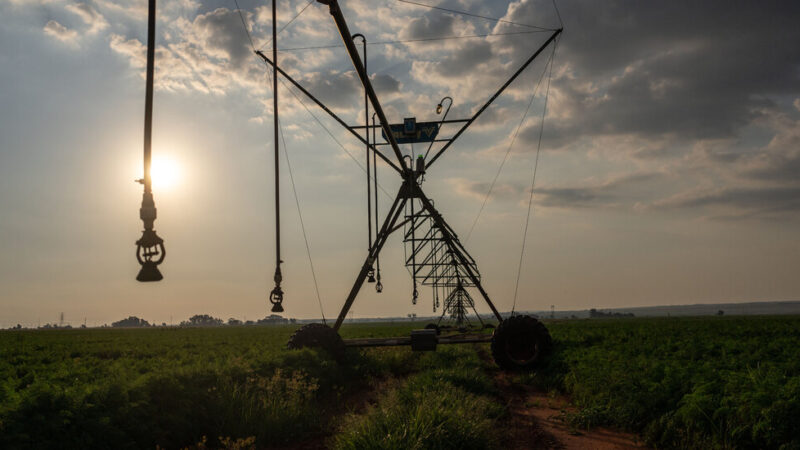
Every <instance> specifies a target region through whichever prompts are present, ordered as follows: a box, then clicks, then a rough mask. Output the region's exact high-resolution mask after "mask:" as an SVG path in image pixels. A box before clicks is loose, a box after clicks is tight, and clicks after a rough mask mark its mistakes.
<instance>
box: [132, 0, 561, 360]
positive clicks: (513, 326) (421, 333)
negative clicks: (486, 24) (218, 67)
mask: <svg viewBox="0 0 800 450" xmlns="http://www.w3.org/2000/svg"><path fill="white" fill-rule="evenodd" d="M317 1H318V3H320V4H322V5H325V6H327V7H328V9H329V11H330V15H331V16H332V17H333V21H334V23H335V24H336V27H337V29H338V30H339V34H340V35H341V38H342V42H343V43H344V47H345V49H346V51H347V54H348V55H349V57H350V60H351V61H352V64H353V67H354V69H355V72H356V74H357V75H358V78H359V79H360V81H361V84H362V86H363V88H364V93H365V100H364V101H365V104H364V108H365V122H366V123H365V124H364V125H356V126H354V125H348V124H347V123H346V122H345V121H344V120H342V119H341V118H340V117H339V116H338V115H337V114H336V113H334V112H333V111H331V109H330V108H328V107H327V106H326V105H325V104H324V103H323V102H322V101H320V100H319V99H318V98H317V97H315V96H314V95H313V94H312V93H311V92H309V91H308V90H307V89H306V88H305V87H304V86H303V85H302V84H301V83H300V82H298V81H297V80H295V79H294V78H293V77H291V76H290V75H289V74H287V73H286V72H285V71H284V70H283V69H281V67H280V66H279V65H278V64H277V56H278V53H277V52H278V48H277V30H276V28H277V27H276V25H277V19H276V17H277V14H276V6H275V2H276V0H273V1H272V58H269V57H268V56H266V55H265V54H264V53H263V52H261V51H260V50H255V48H254V51H255V53H256V54H257V55H258V56H259V57H260V58H261V59H262V60H263V61H264V62H265V63H266V64H268V65H269V67H271V69H272V70H271V72H272V76H271V81H272V91H273V116H274V117H273V118H274V121H273V123H274V127H275V129H274V139H275V141H274V151H275V153H274V157H275V225H276V229H275V231H276V268H275V275H274V282H275V286H274V288H273V289H272V291H271V292H270V295H269V301H270V303H271V304H272V311H273V312H282V311H283V306H282V305H283V300H284V292H283V289H282V287H281V281H282V274H281V263H282V262H283V261H282V260H281V250H280V249H281V247H280V244H281V239H280V230H281V227H280V225H281V224H280V183H279V181H280V177H279V151H278V148H279V142H278V139H279V126H280V125H279V121H278V113H279V108H278V80H279V76H280V77H283V78H284V79H285V80H286V81H288V82H289V83H291V84H292V85H293V86H294V87H295V88H297V89H298V90H299V91H300V92H302V93H303V94H304V95H305V96H306V97H308V98H309V99H310V100H311V101H313V102H314V103H315V104H316V105H317V106H319V107H320V108H321V109H322V110H323V111H325V112H326V113H327V114H328V115H329V116H330V117H331V118H333V119H334V120H335V121H336V122H338V123H339V124H340V125H342V126H343V127H344V128H345V129H346V130H348V131H349V132H350V133H351V134H352V135H353V136H354V137H355V138H356V139H358V140H359V141H360V142H361V143H363V144H364V145H365V147H366V150H367V186H368V187H367V192H368V200H367V201H368V208H367V215H368V218H367V219H368V223H369V224H370V225H369V250H368V252H367V255H366V258H365V259H364V264H363V265H362V266H361V270H360V271H359V272H358V275H357V276H356V278H355V281H354V282H353V286H352V288H351V289H350V292H349V294H348V295H347V298H346V299H345V301H344V305H343V306H342V308H341V311H340V312H339V315H338V317H337V319H336V322H335V323H334V324H333V327H330V326H328V325H326V324H320V323H312V324H308V325H305V326H303V327H301V328H299V329H298V330H297V331H296V332H295V333H294V334H293V335H292V337H291V338H290V340H289V343H288V346H289V347H290V348H302V347H319V348H323V349H325V350H327V351H329V352H330V353H331V354H333V355H334V356H341V355H343V353H344V350H345V348H346V347H376V346H398V345H409V346H411V348H412V349H414V350H435V349H436V346H437V345H438V344H461V343H480V342H491V349H492V355H493V357H494V359H495V361H496V363H497V364H498V365H499V366H500V367H502V368H504V369H526V368H533V367H535V366H536V365H537V363H539V362H540V361H541V359H542V357H543V356H544V355H545V354H546V352H547V351H548V350H549V349H550V347H551V345H552V341H551V338H550V334H549V332H548V331H547V329H546V328H545V326H544V325H543V324H542V323H541V322H539V321H538V320H537V319H535V318H533V317H530V316H526V315H513V314H512V315H511V317H507V318H503V317H502V316H501V315H500V312H499V311H498V310H497V308H496V307H495V305H494V303H493V302H492V300H491V298H490V297H489V294H488V293H487V292H486V290H485V289H484V287H483V285H482V284H481V275H480V272H479V271H478V266H477V264H476V262H475V259H474V258H473V257H472V256H471V255H470V254H469V252H468V251H467V249H466V248H465V247H464V245H463V244H462V243H461V242H460V241H459V238H458V236H457V235H456V233H455V231H453V228H452V227H451V226H450V225H449V224H448V223H447V222H446V221H445V219H444V217H442V214H441V213H440V212H439V211H438V210H437V209H436V208H435V207H434V202H433V201H432V200H431V199H430V198H429V197H428V196H427V195H426V193H425V192H424V190H423V189H422V186H421V184H422V182H423V181H424V179H425V175H426V173H427V172H428V171H429V170H430V168H431V166H432V165H433V164H434V163H435V162H436V161H437V160H438V159H439V158H440V157H441V156H442V155H443V154H444V153H445V151H446V150H447V149H449V148H450V147H451V146H452V144H453V143H454V142H455V141H456V140H457V139H458V138H459V137H460V136H461V135H462V134H463V133H464V132H465V131H466V130H467V128H469V126H470V125H472V124H473V123H474V122H475V120H476V119H477V118H478V117H479V116H480V115H481V114H482V113H484V111H486V109H487V108H488V107H489V106H490V105H491V104H492V103H493V102H494V101H495V100H496V99H497V98H498V97H499V96H500V95H501V94H502V93H503V92H504V91H505V90H506V88H508V86H509V85H510V84H511V83H512V82H513V81H514V80H515V79H517V77H519V76H520V74H522V73H523V72H524V71H525V69H526V68H527V67H528V66H529V65H530V64H531V63H532V62H533V61H534V60H536V59H537V58H538V57H539V56H540V55H541V54H542V52H543V51H544V50H545V49H547V48H548V47H550V46H555V44H556V42H557V38H558V36H559V35H560V34H561V32H562V30H563V28H557V29H544V30H545V31H547V32H548V33H549V37H548V38H547V39H546V41H545V42H544V43H543V44H542V45H541V46H539V47H538V48H537V49H536V50H535V51H534V52H533V53H532V54H531V55H530V57H528V58H527V59H526V60H525V61H524V62H523V63H522V64H521V65H520V66H519V67H518V68H517V70H516V71H515V72H514V73H513V74H512V75H511V76H510V77H509V78H508V79H507V80H506V81H505V83H503V84H502V85H501V86H500V87H499V88H498V89H497V91H495V92H494V94H493V95H491V97H489V99H488V100H487V101H486V102H485V103H484V104H483V105H482V106H481V107H480V108H478V109H477V111H476V112H475V113H474V114H473V115H472V116H471V117H469V118H465V119H450V120H448V119H447V113H448V112H449V110H450V107H451V106H452V103H453V100H452V98H450V97H445V98H444V99H442V101H441V102H439V104H438V105H437V108H436V112H437V114H441V113H442V109H443V108H444V103H445V102H447V101H448V100H449V102H448V105H447V108H446V110H445V111H444V115H442V117H441V119H440V120H437V121H426V122H417V121H416V119H415V118H406V119H404V120H403V122H402V123H399V124H392V123H390V122H389V120H388V118H387V117H386V114H385V113H384V109H383V107H382V106H381V102H380V100H379V99H378V96H377V94H376V92H375V89H374V88H373V85H372V82H371V80H370V76H369V74H368V72H367V70H366V65H365V61H366V39H365V38H364V36H363V35H361V34H356V35H352V34H351V33H350V30H349V28H348V25H347V21H346V20H345V17H344V15H343V13H342V10H341V8H340V6H339V2H338V1H337V0H317ZM410 3H413V2H410ZM413 4H416V3H413ZM420 5H421V4H420ZM421 6H428V5H421ZM306 7H308V5H307V6H306ZM429 7H430V6H429ZM432 8H436V7H432ZM436 9H442V8H436ZM304 10H305V8H304ZM301 12H302V11H301ZM464 14H467V13H464ZM469 15H471V14H469ZM473 16H474V17H482V18H483V16H475V15H473ZM295 18H296V17H295ZM292 20H294V19H292ZM493 20H495V21H499V19H493ZM242 22H243V25H244V26H245V30H247V26H246V24H245V23H244V18H242ZM154 30H155V0H150V13H149V29H148V46H147V81H146V83H147V84H146V101H145V140H144V178H142V179H141V180H137V181H138V182H140V183H142V184H143V185H144V195H143V199H142V206H141V209H140V217H141V219H142V221H143V222H144V232H143V235H142V237H141V239H139V240H138V241H137V242H136V244H137V252H136V255H137V259H138V261H139V263H140V264H141V266H142V267H141V271H140V272H139V275H138V276H137V280H139V281H158V280H161V279H162V275H161V273H160V271H159V269H158V267H157V266H158V265H159V264H160V263H161V262H162V261H163V260H164V256H165V249H164V241H163V240H162V239H161V238H160V237H159V236H157V235H156V233H155V230H154V229H153V222H154V221H155V219H156V208H155V203H154V201H153V193H152V189H151V179H150V153H151V152H150V137H151V128H152V126H151V122H152V99H153V64H154V61H153V60H154V38H155V31H154ZM358 38H361V39H362V41H363V43H364V48H363V52H364V59H363V60H362V57H361V55H359V52H358V49H357V47H356V44H355V41H356V39H358ZM553 52H554V48H553ZM551 57H552V54H551ZM549 64H552V58H551V61H550V63H549ZM551 70H552V65H551ZM531 101H532V100H531ZM545 105H546V102H545ZM370 106H371V107H372V109H373V111H374V113H373V115H372V124H371V125H370V123H369V108H370ZM529 107H530V106H529ZM526 114H527V111H526ZM376 116H377V119H378V123H377V124H376V122H375V118H376ZM542 119H544V113H543V117H542ZM445 124H453V125H456V126H460V128H459V129H458V131H456V132H455V133H454V134H453V135H452V137H449V138H442V137H441V136H440V135H439V131H440V129H441V128H442V126H443V125H445ZM520 125H521V123H520ZM377 129H380V131H381V136H382V141H381V142H378V139H377V137H376V130H377ZM359 130H363V131H364V136H362V135H361V134H359ZM518 130H519V129H518ZM540 132H541V130H540ZM370 134H372V138H370ZM435 142H436V143H440V146H439V147H438V149H437V150H436V151H435V152H434V153H433V154H432V155H431V148H432V147H433V144H434V143H435ZM414 143H428V147H427V151H426V152H425V153H424V154H422V153H420V154H419V155H418V156H417V158H416V159H414V158H413V156H408V155H403V152H402V151H401V147H400V146H401V145H405V144H414ZM540 145H541V140H540ZM387 146H388V149H389V150H391V151H390V152H389V151H387V152H386V153H384V152H382V151H381V148H387ZM370 156H371V158H372V169H370V164H369V163H370ZM377 158H380V160H382V161H383V162H384V163H386V165H387V166H388V167H389V168H391V169H393V170H394V171H395V172H397V174H398V176H399V177H400V178H401V180H402V183H401V185H400V188H399V190H398V192H397V194H396V195H395V197H394V200H393V202H392V204H391V207H390V208H389V210H388V211H387V212H386V214H385V217H384V219H383V221H382V223H381V222H380V221H379V214H378V205H377V198H378V182H377ZM534 173H535V172H534ZM371 174H374V175H372V181H370V175H371ZM373 189H374V191H373ZM370 191H372V192H370ZM372 193H374V197H375V200H374V204H375V207H374V216H373V208H372V204H373V201H372V200H371V196H372ZM373 220H374V227H375V234H374V238H373V233H372V226H373V225H372V224H373ZM400 230H402V231H403V242H404V245H405V255H406V258H405V265H406V266H407V268H408V269H409V272H410V274H411V276H412V280H413V284H414V291H413V300H412V301H413V303H414V304H416V302H417V298H418V295H419V292H418V286H420V285H422V286H430V287H432V290H433V293H434V299H433V302H434V310H435V309H436V308H437V307H439V306H440V300H443V308H442V316H441V317H440V319H439V323H437V324H429V325H428V326H427V327H426V329H423V330H415V331H412V332H411V335H410V336H406V337H396V338H367V339H347V340H343V339H342V338H341V337H340V336H339V333H338V331H339V328H340V327H341V326H342V323H343V322H344V320H345V317H346V316H347V313H348V312H349V311H350V308H351V307H352V306H353V303H354V302H355V300H356V297H357V295H358V293H359V291H360V290H361V288H362V286H363V285H364V282H365V281H368V282H370V283H375V289H376V291H377V292H381V291H382V290H383V285H382V283H381V275H380V260H379V255H380V252H381V249H383V246H384V244H385V243H386V240H387V238H388V237H389V235H391V234H392V233H395V232H397V231H400ZM526 232H527V226H526ZM376 264H377V272H376V270H375V268H376ZM470 289H473V290H476V291H477V292H478V294H479V295H480V298H481V299H483V301H484V302H485V303H486V305H488V307H489V308H490V309H491V311H492V313H493V314H494V316H495V318H496V319H497V320H498V322H499V325H498V326H497V327H496V328H495V329H494V331H493V333H492V334H488V333H486V332H481V331H482V330H483V329H486V328H492V326H491V325H489V324H484V323H483V321H482V319H481V317H480V315H479V314H478V313H477V311H476V310H475V301H474V300H473V298H472V296H471V295H470V294H469V292H468V290H470ZM440 294H441V296H440ZM470 309H471V310H472V311H474V312H475V315H476V316H477V320H478V321H479V322H480V324H481V325H480V326H472V324H470V322H469V313H468V311H469V310H470ZM443 320H444V322H443ZM448 323H449V324H452V325H446V324H448Z"/></svg>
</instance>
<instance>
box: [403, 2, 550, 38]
mask: <svg viewBox="0 0 800 450" xmlns="http://www.w3.org/2000/svg"><path fill="white" fill-rule="evenodd" d="M396 1H398V2H400V3H408V4H409V5H416V6H423V7H425V8H430V9H436V10H439V11H445V12H449V13H453V14H460V15H462V16H469V17H477V18H478V19H484V20H490V21H492V22H499V23H507V24H509V25H516V26H519V27H526V28H536V29H539V30H542V31H555V30H553V29H550V28H544V27H537V26H535V25H528V24H524V23H519V22H512V21H510V20H505V19H498V18H495V17H487V16H481V15H479V14H473V13H470V12H466V11H459V10H457V9H450V8H442V7H441V6H433V5H427V4H425V3H418V2H413V1H411V0H396Z"/></svg>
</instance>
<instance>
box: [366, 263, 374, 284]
mask: <svg viewBox="0 0 800 450" xmlns="http://www.w3.org/2000/svg"><path fill="white" fill-rule="evenodd" d="M374 282H375V269H373V268H372V267H370V269H369V271H368V272H367V283H374Z"/></svg>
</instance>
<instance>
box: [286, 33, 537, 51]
mask: <svg viewBox="0 0 800 450" xmlns="http://www.w3.org/2000/svg"><path fill="white" fill-rule="evenodd" d="M546 31H549V30H536V31H511V32H508V33H485V34H467V35H461V36H444V37H437V38H418V39H403V40H397V41H378V42H368V43H367V45H391V44H405V43H407V42H430V41H446V40H450V39H470V38H482V37H492V36H512V35H516V34H532V33H544V32H546ZM339 47H344V45H343V44H331V45H316V46H309V47H292V48H279V49H278V51H279V52H293V51H300V50H319V49H326V48H339Z"/></svg>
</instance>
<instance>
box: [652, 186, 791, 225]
mask: <svg viewBox="0 0 800 450" xmlns="http://www.w3.org/2000/svg"><path fill="white" fill-rule="evenodd" d="M654 206H655V207H656V208H658V209H701V210H715V211H721V212H720V213H719V214H716V215H714V216H712V217H714V218H722V219H736V218H750V217H760V218H775V217H786V216H789V215H794V216H796V215H797V214H798V213H800V187H767V188H761V187H746V188H726V189H719V190H715V191H712V192H695V193H685V194H681V195H679V196H676V197H673V198H670V199H667V200H664V201H661V202H657V203H656V204H655V205H654Z"/></svg>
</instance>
